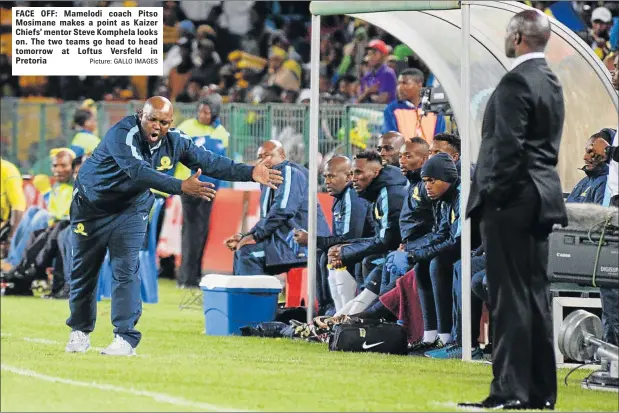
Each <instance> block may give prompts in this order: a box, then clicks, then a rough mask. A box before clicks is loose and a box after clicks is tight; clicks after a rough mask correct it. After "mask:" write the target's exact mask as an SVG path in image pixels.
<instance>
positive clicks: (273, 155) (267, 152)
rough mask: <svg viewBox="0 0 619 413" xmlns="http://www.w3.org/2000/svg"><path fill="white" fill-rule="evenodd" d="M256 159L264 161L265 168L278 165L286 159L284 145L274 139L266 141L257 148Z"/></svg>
mask: <svg viewBox="0 0 619 413" xmlns="http://www.w3.org/2000/svg"><path fill="white" fill-rule="evenodd" d="M258 159H259V160H260V161H261V162H264V164H265V165H266V167H267V168H272V167H274V166H275V165H279V164H280V163H282V162H284V161H285V160H286V152H285V151H284V146H283V145H282V143H281V142H280V141H278V140H275V139H273V140H270V141H266V142H264V143H263V144H262V146H260V148H258Z"/></svg>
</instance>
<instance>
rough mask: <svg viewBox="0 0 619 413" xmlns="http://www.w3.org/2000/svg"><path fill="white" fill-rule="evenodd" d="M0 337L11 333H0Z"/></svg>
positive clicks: (9, 335)
mask: <svg viewBox="0 0 619 413" xmlns="http://www.w3.org/2000/svg"><path fill="white" fill-rule="evenodd" d="M0 337H11V333H0Z"/></svg>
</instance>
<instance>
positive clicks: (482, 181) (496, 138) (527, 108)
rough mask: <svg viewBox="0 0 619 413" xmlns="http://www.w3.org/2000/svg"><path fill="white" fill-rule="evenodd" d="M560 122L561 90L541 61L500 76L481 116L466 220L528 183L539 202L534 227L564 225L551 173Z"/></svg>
mask: <svg viewBox="0 0 619 413" xmlns="http://www.w3.org/2000/svg"><path fill="white" fill-rule="evenodd" d="M564 117H565V105H564V102H563V89H562V87H561V85H560V83H559V80H558V79H557V77H556V76H555V74H554V73H553V72H552V71H551V70H550V68H549V67H548V65H547V64H546V61H545V60H544V59H531V60H527V61H525V62H523V63H521V64H520V65H518V66H516V67H515V68H514V69H513V70H512V71H510V72H508V73H507V74H505V76H503V78H502V79H501V81H500V82H499V84H498V86H497V87H496V89H495V91H494V93H493V94H492V96H491V97H490V99H489V101H488V105H487V107H486V112H485V114H484V121H483V124H482V132H481V134H482V142H481V146H480V148H479V156H478V158H477V167H476V168H475V174H474V176H473V183H472V186H471V194H470V196H469V200H468V205H467V209H466V214H467V216H475V217H479V216H480V215H481V211H482V210H483V208H484V206H486V205H487V206H489V207H492V208H501V207H504V206H506V205H509V204H510V201H512V200H514V199H517V197H518V196H519V194H520V193H521V191H522V188H523V187H524V186H525V185H527V183H530V182H531V181H532V183H533V184H534V185H535V187H536V188H537V191H538V192H539V195H540V200H541V205H540V211H539V215H538V223H539V224H540V225H543V226H551V225H553V224H556V223H558V224H561V225H564V226H565V225H567V214H566V212H565V204H564V202H563V192H562V189H561V181H560V179H559V174H558V173H557V171H556V166H557V162H558V155H559V146H560V144H561V134H562V131H563V120H564Z"/></svg>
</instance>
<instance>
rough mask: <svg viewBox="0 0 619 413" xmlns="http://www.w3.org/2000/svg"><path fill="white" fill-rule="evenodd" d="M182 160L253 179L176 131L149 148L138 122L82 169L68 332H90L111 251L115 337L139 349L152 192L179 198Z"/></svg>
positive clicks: (128, 121) (116, 130)
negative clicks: (177, 172) (177, 171)
mask: <svg viewBox="0 0 619 413" xmlns="http://www.w3.org/2000/svg"><path fill="white" fill-rule="evenodd" d="M179 161H180V162H182V163H183V164H184V165H186V166H187V167H189V168H191V169H198V168H201V169H202V173H203V174H205V175H209V176H211V177H213V178H216V179H222V180H228V181H251V180H252V177H251V175H252V167H251V166H248V165H243V164H237V163H235V162H234V161H232V160H231V159H228V158H225V157H222V156H218V155H216V154H214V153H212V152H209V151H207V150H205V149H204V148H199V147H197V146H196V145H195V144H194V143H193V141H192V140H191V138H190V137H188V136H187V135H185V134H184V133H183V132H181V131H179V130H177V129H170V130H169V131H168V134H167V135H166V136H165V137H164V138H162V139H161V141H160V142H159V143H158V144H157V145H155V146H154V147H150V145H149V144H148V143H147V142H146V141H144V139H143V138H142V131H141V126H140V121H139V119H138V117H137V115H133V116H127V117H125V118H124V119H123V120H121V121H120V122H118V123H117V124H116V125H114V126H113V127H112V128H111V129H110V130H109V131H108V132H107V134H106V135H105V137H104V138H103V140H102V141H101V143H100V144H99V146H98V147H97V148H96V149H95V151H94V152H93V154H92V156H91V157H90V158H88V159H87V160H86V161H85V162H84V164H83V165H82V167H81V168H80V171H79V173H78V177H77V179H76V181H75V189H74V192H73V195H74V196H73V202H72V204H71V231H72V233H71V236H72V239H71V242H72V246H73V260H72V262H73V266H72V272H71V293H70V299H69V307H70V309H71V316H70V317H69V319H68V320H67V325H68V326H69V327H71V328H72V329H73V330H79V331H83V332H85V333H89V332H91V331H93V329H94V326H95V318H96V300H95V290H96V288H97V278H98V273H99V269H100V267H101V264H102V262H103V259H104V257H105V254H106V251H107V250H108V249H109V253H110V262H111V264H112V270H113V280H112V324H113V325H114V326H115V329H114V333H115V334H118V335H120V336H121V337H123V338H124V339H125V340H126V341H127V342H129V344H131V345H132V346H133V347H135V346H137V344H138V343H139V341H140V338H141V334H140V332H138V331H137V330H136V329H135V324H136V323H137V322H138V320H139V318H140V314H141V309H142V302H141V296H140V280H139V278H138V267H139V261H138V256H139V251H140V248H141V246H142V244H143V242H144V238H145V236H146V230H147V225H148V214H149V212H150V208H151V206H152V204H153V201H154V195H153V194H152V192H151V191H150V189H151V188H153V189H156V190H159V191H161V192H165V193H168V194H180V193H181V183H182V181H180V180H178V179H176V178H174V177H173V176H172V173H173V168H174V165H175V164H176V163H177V162H179Z"/></svg>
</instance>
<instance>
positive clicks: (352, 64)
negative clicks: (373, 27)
mask: <svg viewBox="0 0 619 413" xmlns="http://www.w3.org/2000/svg"><path fill="white" fill-rule="evenodd" d="M366 45H367V31H366V30H365V27H357V28H356V29H355V32H354V37H353V40H352V41H351V42H350V43H348V44H347V45H346V46H344V49H343V52H344V53H343V57H342V60H341V61H340V65H339V67H338V68H337V73H336V75H337V79H338V80H339V79H341V78H343V77H345V76H353V77H357V76H359V75H363V73H361V74H360V73H359V67H360V65H361V62H362V61H363V57H364V54H365V48H366Z"/></svg>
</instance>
